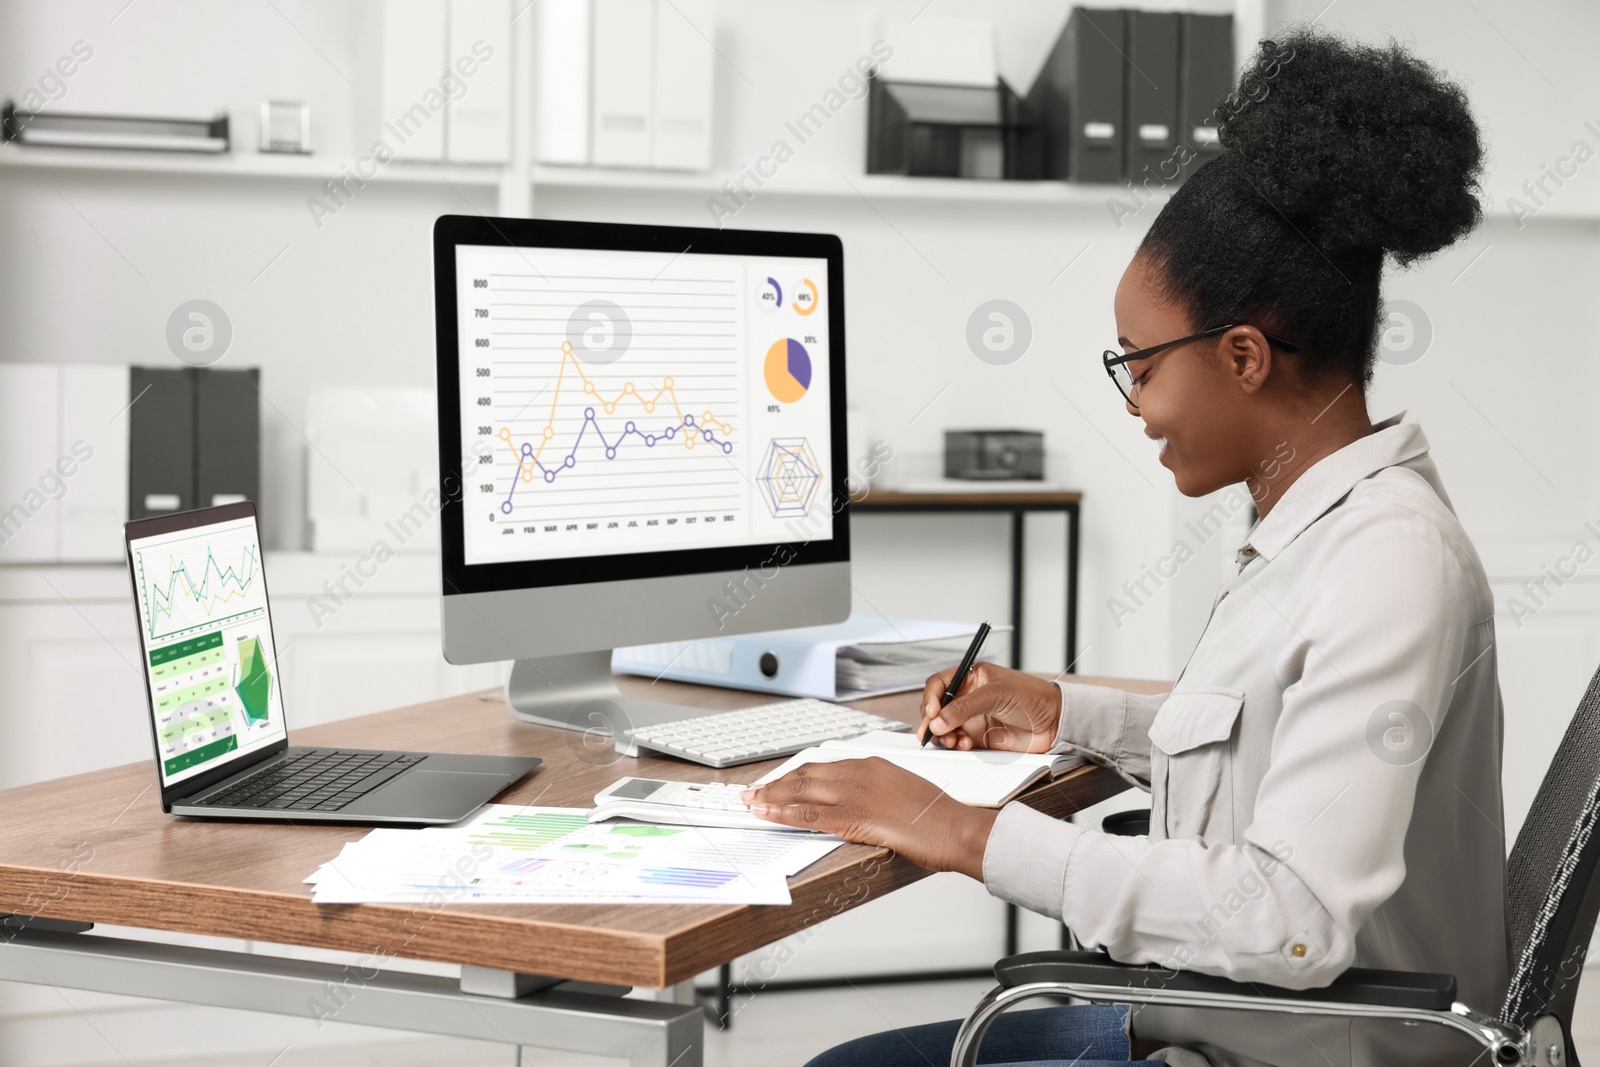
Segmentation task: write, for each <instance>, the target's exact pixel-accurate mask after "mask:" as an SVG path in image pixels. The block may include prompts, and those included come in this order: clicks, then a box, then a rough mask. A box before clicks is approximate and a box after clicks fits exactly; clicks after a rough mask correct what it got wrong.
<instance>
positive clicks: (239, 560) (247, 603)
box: [128, 516, 285, 787]
mask: <svg viewBox="0 0 1600 1067" xmlns="http://www.w3.org/2000/svg"><path fill="white" fill-rule="evenodd" d="M128 551H129V560H130V562H131V564H132V567H133V587H134V596H135V599H136V601H137V607H138V610H139V627H140V630H141V631H142V633H141V637H142V638H143V641H142V644H143V646H144V660H145V662H144V669H145V670H146V671H147V672H148V673H149V680H150V699H151V708H150V712H151V714H152V715H153V716H154V717H155V736H156V757H157V762H158V763H159V764H160V765H161V784H162V786H163V787H166V786H170V785H174V784H176V783H178V782H181V781H183V780H185V779H187V778H193V777H194V776H196V775H198V774H202V773H204V772H205V771H208V770H213V769H215V768H216V767H218V766H220V765H221V764H222V763H224V762H226V761H229V760H232V759H235V758H237V757H238V756H241V755H244V754H246V753H249V752H253V751H255V750H257V749H260V748H263V747H265V746H267V745H270V744H272V743H273V742H275V741H279V740H281V739H283V737H284V736H285V728H284V722H283V695H282V689H281V687H280V685H279V682H278V666H277V656H276V654H275V653H274V651H273V647H272V627H271V624H270V622H269V620H268V617H267V592H266V584H265V582H264V581H263V579H262V576H261V543H260V539H259V538H258V537H257V534H256V521H255V518H254V517H253V516H246V517H244V518H236V519H228V520H225V521H221V522H217V523H213V524H210V525H206V526H191V527H189V528H188V529H184V530H177V531H174V532H171V533H163V534H155V535H153V536H150V537H142V538H138V539H135V540H131V541H129V542H128Z"/></svg>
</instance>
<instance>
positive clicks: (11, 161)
mask: <svg viewBox="0 0 1600 1067" xmlns="http://www.w3.org/2000/svg"><path fill="white" fill-rule="evenodd" d="M350 162H351V161H350V160H349V159H340V158H334V157H332V156H290V155H282V156H278V155H267V154H262V153H258V152H224V153H220V154H217V155H209V154H201V153H193V152H140V151H112V150H108V149H100V148H44V147H38V148H30V147H27V146H24V145H17V144H8V145H5V146H3V147H0V169H3V168H16V169H39V170H103V171H110V172H113V173H154V174H197V175H206V176H213V175H215V176H220V177H232V178H265V179H274V180H284V179H288V180H297V181H315V182H322V181H326V180H328V179H329V178H342V177H344V176H345V174H341V173H340V169H339V168H340V165H341V164H343V165H344V166H345V167H346V168H347V169H346V174H348V173H349V170H348V168H349V165H350ZM502 169H503V168H501V167H499V166H496V165H490V164H466V163H407V162H402V161H400V160H395V161H394V162H392V163H388V164H385V165H383V166H381V167H379V168H378V172H377V175H376V176H375V177H374V178H371V179H368V180H369V181H373V182H377V183H383V182H404V183H415V184H439V185H443V184H446V183H451V184H455V185H472V186H489V187H495V186H498V185H499V183H500V174H501V171H502Z"/></svg>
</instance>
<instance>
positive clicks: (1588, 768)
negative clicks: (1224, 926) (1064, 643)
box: [950, 671, 1600, 1067]
mask: <svg viewBox="0 0 1600 1067" xmlns="http://www.w3.org/2000/svg"><path fill="white" fill-rule="evenodd" d="M1136 823H1137V815H1133V814H1125V815H1124V817H1123V819H1122V820H1121V826H1120V828H1121V829H1123V831H1124V832H1126V830H1127V829H1128V828H1130V826H1129V824H1136ZM1106 829H1107V830H1108V831H1109V832H1116V831H1117V830H1118V829H1119V826H1108V827H1107V828H1106ZM1145 829H1146V831H1147V830H1148V827H1145ZM1597 875H1600V671H1597V672H1596V674H1595V675H1594V677H1593V678H1592V679H1591V680H1590V682H1589V686H1588V689H1587V691H1586V692H1585V693H1584V695H1583V699H1582V700H1580V701H1579V703H1578V709H1577V711H1576V713H1575V714H1574V715H1573V717H1572V721H1571V723H1570V724H1569V725H1568V727H1567V731H1566V734H1565V736H1564V737H1563V738H1562V742H1561V746H1560V747H1559V748H1558V749H1557V751H1556V756H1555V759H1554V760H1552V761H1551V764H1550V768H1549V770H1548V771H1547V772H1546V773H1545V776H1544V780H1543V782H1541V783H1540V786H1539V793H1538V795H1537V796H1536V797H1535V798H1534V802H1533V807H1532V808H1531V809H1530V810H1529V813H1528V818H1527V820H1526V821H1525V822H1524V823H1523V827H1522V831H1521V832H1520V833H1519V834H1518V836H1517V842H1516V846H1515V847H1514V848H1513V849H1512V851H1511V858H1510V862H1509V864H1508V868H1507V901H1508V904H1507V908H1508V919H1509V920H1510V935H1511V941H1512V953H1511V962H1512V969H1511V982H1510V988H1509V989H1508V990H1507V992H1506V998H1505V1003H1504V1004H1503V1005H1502V1006H1501V1008H1500V1014H1499V1015H1498V1016H1493V1015H1488V1014H1486V1013H1484V1012H1482V1011H1479V1010H1476V1009H1474V1008H1473V1007H1471V1006H1469V1005H1467V1004H1464V1003H1461V1002H1460V1001H1458V1000H1456V999H1455V995H1456V981H1455V978H1454V977H1452V976H1450V975H1439V974H1420V973H1411V972H1405V971H1379V970H1367V969H1363V968H1351V969H1350V970H1348V971H1346V972H1345V973H1344V974H1342V975H1340V976H1339V977H1338V978H1337V979H1335V980H1334V981H1333V982H1332V983H1331V984H1330V985H1328V986H1326V987H1325V988H1322V989H1309V990H1294V989H1281V988H1277V987H1274V986H1264V985H1258V984H1255V983H1249V982H1236V981H1233V980H1231V979H1227V978H1216V977H1212V976H1209V975H1202V974H1196V973H1193V972H1184V971H1173V970H1165V969H1162V968H1159V967H1155V966H1150V965H1130V964H1122V963H1118V962H1116V961H1115V960H1112V959H1111V958H1110V957H1109V956H1107V955H1106V954H1104V953H1100V952H1075V951H1060V952H1031V953H1023V954H1022V955H1018V956H1012V957H1009V958H1007V959H1003V960H1001V961H1000V962H998V963H997V964H995V977H996V978H997V979H998V980H999V983H1000V984H999V985H997V986H996V987H995V988H994V989H993V990H991V991H990V992H989V993H988V994H987V995H986V996H985V997H984V998H983V999H982V1000H981V1001H979V1002H978V1005H977V1007H975V1008H974V1009H973V1011H972V1014H970V1015H969V1016H968V1017H967V1019H966V1021H965V1022H964V1023H963V1024H962V1026H961V1029H960V1031H959V1033H957V1035H956V1040H955V1045H954V1047H953V1048H952V1049H951V1053H950V1065H951V1067H975V1065H976V1063H977V1061H978V1048H979V1045H980V1044H981V1043H982V1041H983V1037H984V1034H985V1033H986V1032H987V1031H988V1029H989V1026H990V1024H992V1023H993V1022H994V1020H995V1019H996V1018H997V1017H998V1016H999V1015H1000V1014H1001V1013H1002V1012H1004V1011H1006V1010H1007V1009H1008V1008H1011V1007H1013V1006H1014V1005H1016V1004H1018V1003H1020V1002H1022V1001H1024V1000H1029V999H1031V998H1034V997H1045V996H1052V997H1060V996H1069V997H1075V998H1078V999H1080V1000H1085V1001H1090V1002H1093V1003H1117V1004H1153V1005H1162V1006H1168V1007H1185V1008H1202V1009H1203V1008H1211V1009H1216V1010H1226V1011H1258V1012H1261V1011H1270V1012H1277V1013H1282V1014H1284V1015H1306V1016H1325V1017H1329V1016H1331V1017H1338V1018H1364V1019H1392V1020H1394V1021H1396V1022H1404V1023H1413V1024H1427V1025H1435V1026H1442V1027H1445V1028H1447V1029H1450V1030H1454V1031H1456V1032H1457V1033H1461V1034H1464V1035H1466V1036H1467V1037H1469V1038H1471V1039H1472V1040H1473V1041H1476V1042H1477V1043H1478V1044H1479V1045H1480V1046H1482V1047H1483V1048H1484V1049H1485V1050H1487V1051H1488V1053H1489V1057H1490V1059H1489V1062H1490V1063H1492V1064H1496V1065H1498V1067H1580V1065H1579V1063H1578V1055H1577V1050H1576V1049H1575V1048H1574V1047H1573V1044H1572V1027H1571V1019H1572V1009H1573V1004H1574V1000H1575V998H1576V996H1577V990H1578V981H1579V979H1580V977H1581V975H1582V964H1583V961H1584V960H1585V959H1586V958H1587V954H1588V949H1589V945H1590V942H1591V940H1592V939H1593V936H1594V929H1595V921H1596V916H1597V914H1600V876H1597Z"/></svg>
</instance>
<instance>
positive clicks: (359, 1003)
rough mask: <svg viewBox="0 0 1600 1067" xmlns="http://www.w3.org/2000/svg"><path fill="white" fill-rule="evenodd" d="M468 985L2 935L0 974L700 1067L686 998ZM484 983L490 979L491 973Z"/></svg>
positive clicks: (479, 978)
mask: <svg viewBox="0 0 1600 1067" xmlns="http://www.w3.org/2000/svg"><path fill="white" fill-rule="evenodd" d="M472 971H473V972H474V973H473V974H472V975H470V976H469V978H468V981H467V985H468V986H469V987H470V988H478V989H483V988H492V989H496V990H498V992H499V994H500V995H482V994H475V993H470V992H463V990H462V988H461V983H459V982H457V981H455V980H453V979H448V978H439V977H436V976H432V975H419V974H406V973H404V972H398V971H383V970H380V969H378V967H376V966H355V965H346V966H338V965H335V964H331V963H313V962H310V961H305V960H290V959H283V958H280V957H275V956H266V955H256V954H252V953H244V952H224V951H219V950H215V949H196V948H186V947H180V946H176V945H161V944H151V943H148V942H142V941H131V940H123V939H121V938H109V937H99V936H95V935H91V934H63V933H53V932H50V931H43V930H40V931H35V930H32V929H26V928H25V929H23V930H21V931H18V932H16V933H15V934H14V935H13V936H11V937H9V938H8V939H0V981H9V982H30V983H34V984H38V985H54V986H64V987H66V988H68V989H88V990H93V991H95V992H100V993H118V994H121V995H123V996H133V997H151V996H152V994H158V995H157V996H156V997H155V999H159V1000H175V1001H181V1002H183V1003H187V1004H207V1005H212V1006H214V1007H219V1008H241V1009H244V1010H246V1011H262V1012H268V1013H270V1014H274V1015H293V1016H301V1017H303V1018H310V1019H315V1020H317V1021H318V1022H319V1023H320V1022H324V1021H328V1022H341V1023H355V1024H358V1025H361V1026H378V1027H383V1028H385V1029H390V1030H409V1031H415V1032H420V1033H428V1034H442V1035H446V1036H450V1037H465V1038H472V1039H475V1040H478V1041H492V1042H497V1043H500V1044H504V1045H512V1046H521V1045H532V1046H535V1047H539V1048H549V1049H560V1050H562V1051H567V1052H586V1053H589V1054H591V1055H596V1056H611V1057H615V1058H617V1059H623V1060H627V1061H628V1063H630V1064H631V1065H633V1067H701V1065H702V1060H703V1053H704V1047H705V1015H704V1014H703V1013H702V1012H701V1011H700V1009H699V1008H697V1007H694V1006H693V1005H685V1004H664V1003H658V1002H654V1001H648V1000H632V999H628V1000H624V999H623V998H622V996H621V994H622V993H625V992H627V988H626V987H623V986H601V985H594V984H591V983H581V982H562V983H560V984H557V985H554V986H552V987H550V988H546V989H541V990H539V991H538V992H533V993H529V994H527V995H525V996H517V995H516V994H517V992H518V990H519V988H523V989H525V988H529V987H532V986H537V985H539V984H540V980H538V979H530V980H527V981H524V980H522V979H524V978H528V976H518V975H511V974H509V973H507V974H506V977H504V978H503V979H501V978H497V976H496V975H497V972H492V971H486V970H483V969H480V968H473V969H472ZM486 983H487V984H486Z"/></svg>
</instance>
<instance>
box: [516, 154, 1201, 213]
mask: <svg viewBox="0 0 1600 1067" xmlns="http://www.w3.org/2000/svg"><path fill="white" fill-rule="evenodd" d="M737 177H739V175H736V174H686V173H682V172H675V171H656V170H626V169H622V168H611V167H560V166H549V165H543V164H541V165H536V166H535V167H534V168H533V171H532V175H531V180H532V182H533V185H534V188H535V189H539V188H547V189H624V190H628V189H637V190H640V191H645V192H652V193H670V192H681V193H692V194H694V195H697V196H716V197H726V191H725V190H724V189H723V185H724V183H729V182H732V181H733V180H734V179H735V178H737ZM747 184H748V187H749V188H750V189H751V191H752V192H753V193H754V194H755V198H756V199H761V198H763V197H775V196H816V197H832V198H836V199H857V198H860V197H866V198H867V199H868V200H878V199H884V200H938V201H946V202H948V201H970V202H977V203H997V204H1003V203H1026V204H1061V205H1066V206H1079V207H1093V208H1098V209H1101V210H1104V209H1105V205H1106V201H1107V200H1108V199H1117V200H1120V201H1122V202H1124V203H1126V202H1127V201H1128V197H1129V196H1130V193H1129V191H1128V189H1127V187H1126V186H1123V185H1110V184H1098V183H1096V184H1082V185H1079V184H1073V183H1070V182H1057V181H1031V182H1021V181H1018V182H1007V181H993V180H984V179H967V178H908V177H904V176H902V175H898V174H857V175H851V176H849V180H848V181H846V180H845V178H844V177H842V176H834V177H823V176H818V175H794V176H785V175H784V173H783V172H782V171H779V172H778V173H777V175H775V176H774V177H772V178H769V179H766V185H765V186H764V187H762V188H759V189H758V188H756V187H755V184H754V182H753V181H752V182H748V183H747ZM1170 196H1171V193H1169V192H1166V191H1161V192H1157V193H1155V194H1152V195H1151V199H1153V200H1156V201H1158V202H1164V201H1166V200H1167V199H1169V198H1170Z"/></svg>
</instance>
